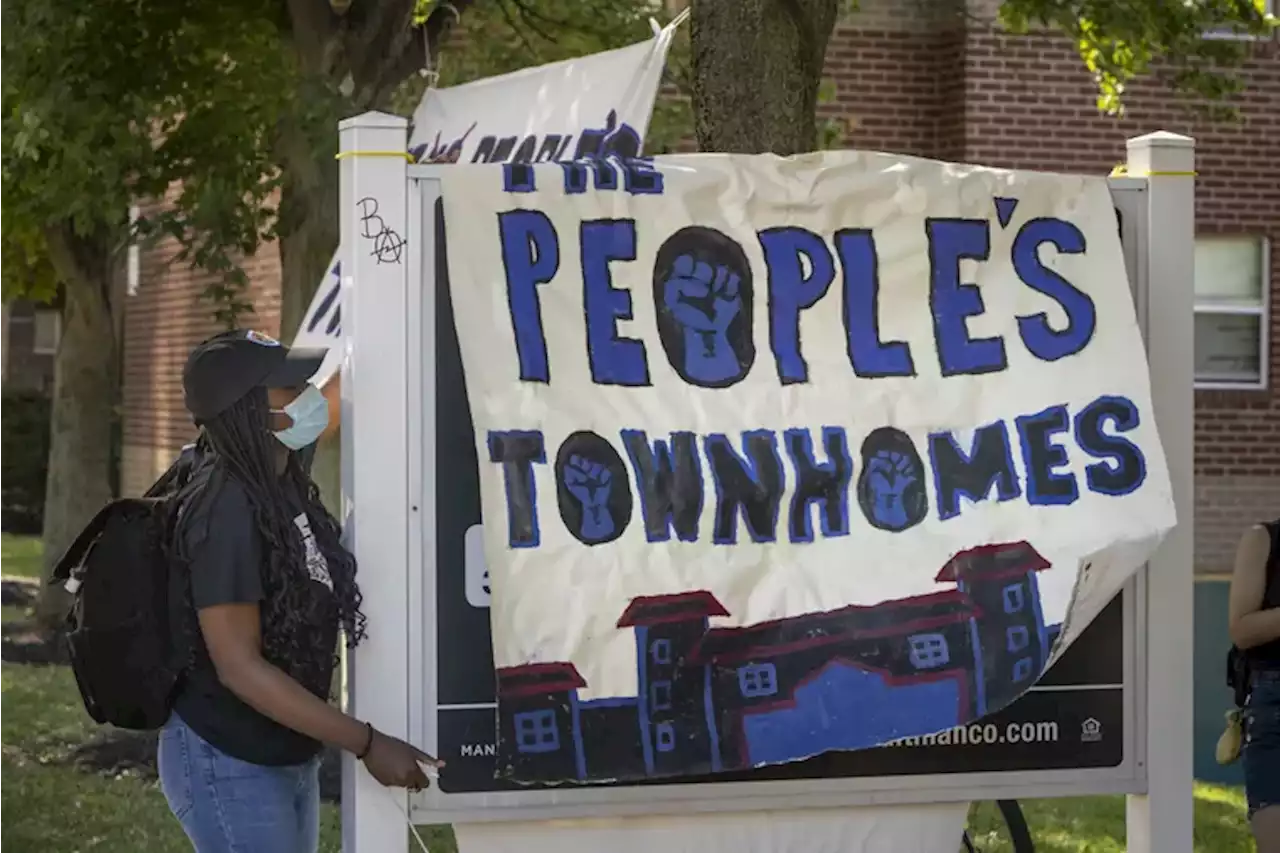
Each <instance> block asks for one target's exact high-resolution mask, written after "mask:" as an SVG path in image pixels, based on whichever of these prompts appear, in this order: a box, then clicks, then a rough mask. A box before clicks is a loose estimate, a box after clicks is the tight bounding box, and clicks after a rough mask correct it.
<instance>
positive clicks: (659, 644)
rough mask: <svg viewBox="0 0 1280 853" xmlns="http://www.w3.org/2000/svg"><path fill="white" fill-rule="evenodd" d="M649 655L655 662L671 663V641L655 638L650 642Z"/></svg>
mask: <svg viewBox="0 0 1280 853" xmlns="http://www.w3.org/2000/svg"><path fill="white" fill-rule="evenodd" d="M649 656H650V657H652V658H653V662H654V663H671V641H670V640H654V641H653V642H652V643H650V644H649Z"/></svg>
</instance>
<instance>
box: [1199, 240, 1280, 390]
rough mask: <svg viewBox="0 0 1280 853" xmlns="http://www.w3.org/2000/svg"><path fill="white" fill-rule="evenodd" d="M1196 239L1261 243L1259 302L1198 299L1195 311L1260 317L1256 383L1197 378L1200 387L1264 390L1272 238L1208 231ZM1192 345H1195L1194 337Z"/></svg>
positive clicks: (1268, 346)
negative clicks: (1222, 301)
mask: <svg viewBox="0 0 1280 853" xmlns="http://www.w3.org/2000/svg"><path fill="white" fill-rule="evenodd" d="M1196 239H1197V240H1204V241H1210V240H1215V239H1224V240H1231V239H1237V240H1238V239H1249V240H1257V241H1259V242H1260V243H1261V252H1262V257H1261V258H1260V259H1259V272H1260V274H1261V277H1262V281H1261V282H1260V287H1261V299H1260V300H1259V302H1258V304H1257V305H1222V304H1218V303H1215V302H1212V301H1210V300H1201V299H1200V297H1199V296H1197V297H1196V301H1195V314H1196V316H1199V315H1201V314H1217V315H1222V316H1237V317H1257V318H1258V379H1257V380H1256V381H1254V382H1240V381H1234V380H1219V379H1201V378H1200V377H1199V376H1198V375H1197V376H1195V377H1194V380H1195V387H1196V389H1197V390H1204V391H1265V390H1266V389H1267V388H1268V387H1269V382H1270V379H1271V377H1270V362H1271V329H1270V327H1271V322H1270V320H1271V286H1272V282H1271V240H1270V239H1268V237H1267V236H1266V235H1264V234H1205V235H1197V237H1196ZM1192 346H1193V347H1194V346H1195V340H1194V336H1193V339H1192Z"/></svg>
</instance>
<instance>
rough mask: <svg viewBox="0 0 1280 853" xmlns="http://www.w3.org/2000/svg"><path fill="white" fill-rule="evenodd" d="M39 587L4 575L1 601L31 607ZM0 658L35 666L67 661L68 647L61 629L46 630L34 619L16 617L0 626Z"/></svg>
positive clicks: (7, 605) (0, 585)
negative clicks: (33, 620)
mask: <svg viewBox="0 0 1280 853" xmlns="http://www.w3.org/2000/svg"><path fill="white" fill-rule="evenodd" d="M38 589H39V586H38V584H37V583H36V582H35V581H30V580H26V579H19V578H5V579H4V580H3V581H0V604H3V605H4V606H5V607H24V608H25V607H31V606H32V605H33V604H35V601H36V595H37V592H38ZM0 659H2V660H4V662H5V663H27V664H37V665H49V664H65V663H68V659H67V647H66V644H65V643H63V642H62V633H61V632H60V631H48V630H45V629H43V628H41V627H39V626H38V625H36V624H35V622H32V621H28V620H17V619H14V620H8V621H6V622H4V623H3V625H0Z"/></svg>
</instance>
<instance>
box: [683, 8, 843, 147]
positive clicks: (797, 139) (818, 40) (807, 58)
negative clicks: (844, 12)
mask: <svg viewBox="0 0 1280 853" xmlns="http://www.w3.org/2000/svg"><path fill="white" fill-rule="evenodd" d="M839 7H840V0H733V2H727V0H694V3H693V8H692V14H691V17H690V32H689V39H690V45H691V49H692V59H693V113H694V130H695V132H696V133H697V137H698V146H699V148H700V149H701V150H702V151H716V152H725V153H732V154H761V153H766V152H772V153H774V154H779V155H784V156H785V155H789V154H799V153H802V152H805V151H812V150H814V148H815V147H816V146H817V120H816V111H817V106H818V87H819V84H820V83H821V82H822V63H823V59H824V57H825V56H826V52H827V41H828V40H829V39H830V37H831V31H832V29H833V28H834V27H835V22H836V14H837V12H838V10H839Z"/></svg>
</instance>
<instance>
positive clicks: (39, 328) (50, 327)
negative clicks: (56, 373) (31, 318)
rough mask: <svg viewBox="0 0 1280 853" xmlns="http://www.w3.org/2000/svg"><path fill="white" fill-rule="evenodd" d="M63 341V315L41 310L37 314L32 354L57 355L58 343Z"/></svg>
mask: <svg viewBox="0 0 1280 853" xmlns="http://www.w3.org/2000/svg"><path fill="white" fill-rule="evenodd" d="M61 340H62V314H61V313H59V312H57V311H50V310H47V309H40V310H37V311H36V312H35V337H34V340H33V341H32V343H31V352H33V353H35V354H36V355H56V354H57V352H58V342H59V341H61Z"/></svg>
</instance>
